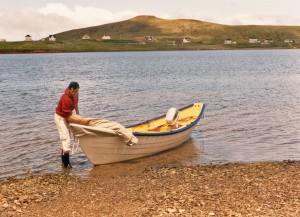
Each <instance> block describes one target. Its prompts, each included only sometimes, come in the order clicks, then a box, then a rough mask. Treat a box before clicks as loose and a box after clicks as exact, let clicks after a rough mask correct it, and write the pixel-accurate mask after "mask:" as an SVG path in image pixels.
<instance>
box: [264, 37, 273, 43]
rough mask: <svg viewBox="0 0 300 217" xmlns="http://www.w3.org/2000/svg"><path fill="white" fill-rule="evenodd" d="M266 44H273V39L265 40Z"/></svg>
mask: <svg viewBox="0 0 300 217" xmlns="http://www.w3.org/2000/svg"><path fill="white" fill-rule="evenodd" d="M264 42H265V43H266V44H270V43H273V39H271V38H267V39H265V41H264Z"/></svg>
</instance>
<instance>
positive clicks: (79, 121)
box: [67, 115, 90, 125]
mask: <svg viewBox="0 0 300 217" xmlns="http://www.w3.org/2000/svg"><path fill="white" fill-rule="evenodd" d="M67 121H68V122H70V123H75V124H82V125H89V123H90V120H88V119H85V118H83V117H81V116H79V115H71V116H70V117H68V118H67Z"/></svg>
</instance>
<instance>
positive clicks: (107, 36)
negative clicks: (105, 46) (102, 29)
mask: <svg viewBox="0 0 300 217" xmlns="http://www.w3.org/2000/svg"><path fill="white" fill-rule="evenodd" d="M110 39H111V37H110V35H103V37H102V40H110Z"/></svg>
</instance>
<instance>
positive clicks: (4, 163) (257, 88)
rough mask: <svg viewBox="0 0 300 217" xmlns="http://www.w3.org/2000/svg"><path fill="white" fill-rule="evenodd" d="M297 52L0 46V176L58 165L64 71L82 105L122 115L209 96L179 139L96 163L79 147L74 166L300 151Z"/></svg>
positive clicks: (270, 156) (284, 155)
mask: <svg viewBox="0 0 300 217" xmlns="http://www.w3.org/2000/svg"><path fill="white" fill-rule="evenodd" d="M299 57H300V51H299V50H265V51H186V52H120V53H118V52H116V53H74V54H27V55H1V56H0V65H1V67H0V102H1V107H0V108H1V109H0V120H1V125H0V178H5V177H10V176H24V175H27V174H40V173H49V172H60V171H61V163H60V156H59V152H60V151H59V150H60V142H59V139H58V132H57V130H56V128H55V124H54V121H53V113H54V110H55V107H56V104H57V101H58V99H59V97H60V95H61V94H62V93H63V91H64V89H65V88H66V86H67V85H68V83H69V82H70V81H78V82H79V83H80V85H81V89H80V104H79V106H80V110H81V114H82V115H84V116H89V117H102V118H106V119H110V120H113V121H117V122H120V123H122V124H123V125H132V124H135V123H138V122H142V121H145V120H147V119H151V118H153V117H156V116H157V115H162V114H164V113H166V111H167V110H168V108H170V107H178V108H180V107H184V106H186V105H189V104H191V103H193V102H196V101H201V102H204V103H205V104H206V111H205V118H204V119H203V120H200V122H199V124H198V126H197V127H196V128H195V130H194V132H193V133H192V138H191V140H189V141H188V142H187V143H186V144H184V145H182V146H180V147H178V148H176V149H174V150H171V151H167V152H164V153H162V154H158V155H154V156H150V157H146V158H142V159H137V160H134V161H130V162H124V163H119V164H114V165H107V166H99V167H94V168H93V166H92V165H91V164H90V162H89V161H88V160H87V159H86V157H85V156H84V154H83V153H82V152H79V153H78V154H76V155H75V156H73V157H72V162H73V165H74V169H73V170H72V172H73V173H76V174H83V175H84V174H85V175H86V174H90V173H91V174H93V173H94V172H97V171H98V170H101V169H103V168H108V169H109V168H118V167H120V168H122V167H126V166H127V165H137V167H141V166H148V165H150V166H151V165H164V164H173V163H177V164H191V163H214V162H235V161H241V162H249V161H274V160H286V159H299V156H300V154H299V153H300V150H299V149H300V146H299V141H300V134H299V130H300V129H299V128H300V127H299V126H300V125H299V117H300V108H299V101H300V100H299V97H300V73H299V72H300V58H299ZM99 168H101V169H99Z"/></svg>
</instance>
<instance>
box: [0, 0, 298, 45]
mask: <svg viewBox="0 0 300 217" xmlns="http://www.w3.org/2000/svg"><path fill="white" fill-rule="evenodd" d="M0 1H1V3H0V39H6V40H7V41H16V40H24V36H25V35H26V34H30V35H31V36H32V37H33V40H38V39H41V38H43V37H47V36H48V35H49V34H55V33H59V32H62V31H67V30H71V29H76V28H82V27H88V26H95V25H101V24H106V23H112V22H117V21H121V20H126V19H130V18H132V17H134V16H137V15H154V16H157V17H160V18H165V19H178V18H188V19H196V20H202V21H207V22H213V23H219V24H228V25H248V24H254V25H289V26H300V0H284V1H283V0H152V1H151V0H128V1H124V0H123V1H122V0H106V1H105V0H60V1H58V0H0Z"/></svg>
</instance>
